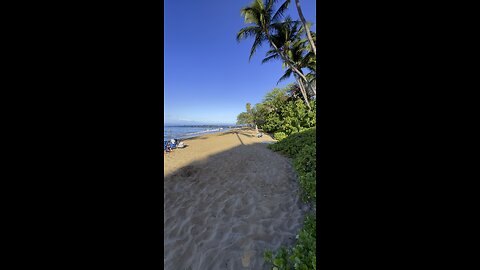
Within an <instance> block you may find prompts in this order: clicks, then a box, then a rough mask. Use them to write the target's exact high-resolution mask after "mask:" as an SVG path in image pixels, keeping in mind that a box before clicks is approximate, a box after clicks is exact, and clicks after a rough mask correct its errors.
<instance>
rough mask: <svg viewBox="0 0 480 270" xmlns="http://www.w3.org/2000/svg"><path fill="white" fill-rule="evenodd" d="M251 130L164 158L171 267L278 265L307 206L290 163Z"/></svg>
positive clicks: (200, 141) (204, 140)
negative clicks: (274, 253) (270, 255)
mask: <svg viewBox="0 0 480 270" xmlns="http://www.w3.org/2000/svg"><path fill="white" fill-rule="evenodd" d="M273 141H274V140H273V139H272V138H271V137H270V136H268V135H266V134H264V136H263V137H261V138H257V137H256V136H255V131H254V130H251V129H241V130H232V131H227V132H223V133H217V134H209V135H204V136H200V137H196V138H192V139H187V140H183V142H184V143H185V144H186V145H188V146H187V147H186V148H183V149H175V150H174V151H173V152H171V153H168V154H166V155H165V159H164V169H165V170H164V269H169V270H183V269H191V270H200V269H202V270H203V269H205V270H207V269H209V270H210V269H211V270H215V269H270V268H269V267H268V265H266V264H265V262H264V260H263V252H264V250H265V249H270V250H272V249H277V248H278V247H280V245H288V244H292V243H294V241H295V236H296V233H297V232H298V230H299V229H300V228H301V225H302V222H303V217H304V213H305V211H306V206H305V205H303V204H302V203H301V202H300V198H299V194H298V185H297V180H296V176H295V173H294V171H293V168H292V165H291V163H290V161H289V160H288V159H287V158H285V157H283V156H281V155H280V154H278V153H275V152H273V151H271V150H269V149H267V147H266V146H267V144H268V143H269V142H273Z"/></svg>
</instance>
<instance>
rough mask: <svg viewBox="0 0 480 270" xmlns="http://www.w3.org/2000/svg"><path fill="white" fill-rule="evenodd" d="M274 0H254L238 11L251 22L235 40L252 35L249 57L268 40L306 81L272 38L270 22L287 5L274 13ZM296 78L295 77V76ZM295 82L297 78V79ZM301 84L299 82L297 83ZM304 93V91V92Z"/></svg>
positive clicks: (248, 22) (277, 19) (278, 17)
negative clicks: (252, 40)
mask: <svg viewBox="0 0 480 270" xmlns="http://www.w3.org/2000/svg"><path fill="white" fill-rule="evenodd" d="M275 2H276V0H265V2H263V1H262V0H254V1H253V2H252V4H251V5H250V6H247V7H245V8H242V9H241V11H240V13H241V14H242V16H243V17H244V18H245V23H247V24H252V25H251V26H247V27H244V28H242V29H240V31H239V32H238V33H237V41H239V42H240V41H241V40H243V39H246V38H248V37H254V39H255V40H254V42H253V45H252V48H251V50H250V57H249V59H251V58H252V56H253V55H254V54H255V51H256V50H257V48H258V47H259V46H261V44H262V43H263V42H265V41H268V42H269V43H270V45H271V46H272V47H273V48H274V50H275V51H276V52H277V53H278V55H279V56H280V58H281V59H282V60H283V61H284V63H286V65H288V66H289V67H290V68H291V69H292V71H293V72H295V73H296V74H297V75H298V76H299V77H300V78H301V79H303V80H304V81H305V82H307V78H306V77H305V75H304V74H303V73H302V72H301V71H299V70H298V69H297V68H296V66H295V65H294V63H292V62H291V61H290V60H289V58H288V57H287V56H286V55H285V54H284V53H283V52H282V51H281V50H280V49H279V47H278V46H277V45H276V44H275V42H274V41H273V39H272V30H274V29H272V28H273V26H272V24H274V23H278V22H279V19H280V18H281V17H282V16H283V13H284V12H285V10H286V8H287V6H288V5H282V6H281V7H280V8H279V9H278V10H277V11H276V12H275V13H274V12H273V5H274V3H275ZM295 78H296V79H297V77H295ZM300 81H301V80H300ZM297 82H299V80H298V79H297ZM299 84H301V82H300V83H299ZM305 94H306V93H305ZM307 106H308V107H309V109H310V105H309V103H308V102H307Z"/></svg>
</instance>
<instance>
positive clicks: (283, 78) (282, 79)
mask: <svg viewBox="0 0 480 270" xmlns="http://www.w3.org/2000/svg"><path fill="white" fill-rule="evenodd" d="M291 75H292V69H291V68H289V69H287V71H285V74H283V76H282V77H280V79H279V80H278V82H277V84H279V83H280V82H281V81H284V80H286V79H288V78H290V76H291Z"/></svg>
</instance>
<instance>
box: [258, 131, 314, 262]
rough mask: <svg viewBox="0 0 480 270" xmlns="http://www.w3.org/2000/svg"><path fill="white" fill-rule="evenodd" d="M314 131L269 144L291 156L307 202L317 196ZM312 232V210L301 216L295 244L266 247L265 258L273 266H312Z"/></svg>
mask: <svg viewBox="0 0 480 270" xmlns="http://www.w3.org/2000/svg"><path fill="white" fill-rule="evenodd" d="M315 132H316V129H315V127H314V128H311V129H308V130H306V131H302V132H299V133H294V134H292V135H290V136H288V137H287V138H285V139H283V140H281V141H279V142H277V143H275V144H272V145H269V148H270V149H272V150H273V151H278V152H280V153H282V154H284V155H286V156H288V157H290V158H292V159H293V165H294V168H295V171H296V172H297V174H298V177H299V182H300V187H301V191H302V200H303V201H304V202H309V203H315V200H316V198H317V191H316V190H317V185H316V175H317V168H316V160H317V154H316V136H315V135H316V134H315ZM316 236H317V231H316V216H315V213H313V214H309V215H307V216H306V217H305V221H304V226H303V228H302V229H301V230H300V233H299V234H298V236H297V239H298V241H297V243H296V244H295V246H294V247H292V248H287V247H281V248H280V249H279V250H278V251H276V252H275V253H273V252H271V251H266V252H265V254H264V257H265V261H267V262H270V263H272V264H273V268H272V269H274V270H290V269H300V270H308V269H316V261H317V258H316V243H317V237H316Z"/></svg>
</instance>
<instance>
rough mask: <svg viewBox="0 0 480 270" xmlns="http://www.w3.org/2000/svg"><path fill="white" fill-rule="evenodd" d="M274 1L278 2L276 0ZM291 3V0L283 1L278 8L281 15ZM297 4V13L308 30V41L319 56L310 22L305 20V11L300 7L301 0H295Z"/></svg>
mask: <svg viewBox="0 0 480 270" xmlns="http://www.w3.org/2000/svg"><path fill="white" fill-rule="evenodd" d="M274 2H276V0H275V1H274ZM289 5H290V0H286V1H285V2H283V4H282V5H281V6H280V8H279V9H278V10H279V11H280V12H281V14H280V16H281V15H283V13H284V12H285V11H286V10H287V9H288V6H289ZM295 6H296V7H297V13H298V16H299V17H300V20H301V21H302V24H303V27H304V28H305V30H306V31H305V32H306V34H307V38H308V42H309V43H310V48H311V49H312V51H313V54H314V55H315V56H317V48H316V46H315V42H314V39H313V37H312V34H311V32H310V26H309V23H307V21H306V20H305V17H304V16H303V12H302V8H301V7H300V1H299V0H295Z"/></svg>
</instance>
